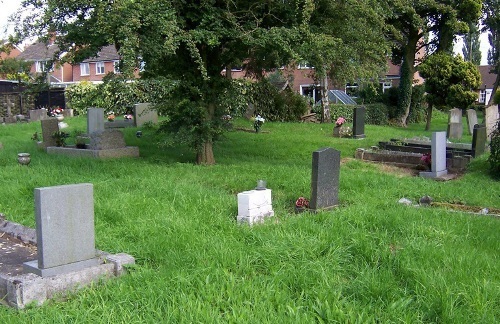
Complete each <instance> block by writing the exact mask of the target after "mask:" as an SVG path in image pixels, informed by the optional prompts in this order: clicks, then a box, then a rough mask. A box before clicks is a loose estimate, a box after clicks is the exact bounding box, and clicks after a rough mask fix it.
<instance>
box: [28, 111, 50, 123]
mask: <svg viewBox="0 0 500 324" xmlns="http://www.w3.org/2000/svg"><path fill="white" fill-rule="evenodd" d="M47 118H48V116H47V109H45V108H42V109H32V110H30V120H31V121H39V120H43V119H47Z"/></svg>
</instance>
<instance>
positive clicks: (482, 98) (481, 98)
mask: <svg viewBox="0 0 500 324" xmlns="http://www.w3.org/2000/svg"><path fill="white" fill-rule="evenodd" d="M485 102H486V90H480V91H479V103H485Z"/></svg>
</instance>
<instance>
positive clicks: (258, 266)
mask: <svg viewBox="0 0 500 324" xmlns="http://www.w3.org/2000/svg"><path fill="white" fill-rule="evenodd" d="M65 121H66V122H67V123H68V124H69V125H70V127H69V129H67V130H68V131H69V132H71V131H72V130H74V129H85V122H86V121H85V119H84V118H79V117H75V118H67V119H66V120H65ZM446 122H447V116H445V115H441V114H439V113H437V114H436V116H434V117H433V125H432V129H431V131H442V130H446ZM236 127H246V128H251V124H250V122H248V121H245V120H236V121H235V128H236ZM464 127H465V126H464ZM332 129H333V124H302V123H268V122H266V123H265V124H264V125H263V126H262V130H265V131H266V133H258V134H255V133H249V132H242V131H232V132H229V133H227V134H226V136H225V138H224V139H223V140H222V141H221V142H220V143H218V144H216V145H215V148H214V150H215V157H216V160H217V164H216V165H215V166H210V167H206V166H196V165H194V164H192V163H191V161H194V157H195V156H194V154H193V153H192V152H190V151H189V150H188V149H187V148H185V147H183V146H174V147H167V148H162V149H159V148H158V146H157V144H156V142H157V139H159V138H157V137H155V136H154V132H153V130H150V129H147V128H143V129H142V131H143V136H142V137H141V138H137V137H136V136H135V132H136V130H137V129H135V128H126V129H123V132H124V134H125V139H126V142H127V145H133V146H138V147H139V148H140V155H141V157H140V158H123V159H114V160H111V159H110V160H99V159H90V158H75V157H66V156H58V155H48V154H46V153H45V152H43V151H40V150H39V149H38V148H37V147H36V145H35V143H34V142H33V141H31V140H30V137H31V136H32V135H33V133H34V132H35V131H38V132H40V124H39V123H29V124H27V123H18V124H14V125H6V126H0V142H2V143H3V149H0V177H1V179H2V186H1V187H0V197H1V198H0V213H3V214H4V215H5V216H6V217H7V219H8V220H10V221H13V222H17V223H21V224H23V225H25V226H29V227H34V226H35V217H34V212H33V208H34V206H33V189H34V188H39V187H48V186H56V185H62V184H73V183H92V184H93V185H94V200H95V201H94V204H95V236H96V248H97V249H99V250H104V251H108V252H110V253H114V252H125V253H128V254H130V255H132V256H134V257H135V258H136V264H135V265H134V266H132V267H129V268H128V274H126V275H125V276H122V277H120V278H116V279H113V280H109V281H103V282H100V283H98V284H95V285H92V286H91V287H88V288H84V289H83V290H80V291H78V292H76V293H74V294H70V295H69V296H66V297H64V298H62V297H61V298H58V299H55V300H52V301H48V302H46V303H45V304H44V305H43V306H42V307H28V308H27V309H24V310H21V311H17V310H14V309H10V308H8V307H0V322H1V323H90V322H95V323H159V322H164V323H168V322H209V323H212V322H233V323H235V322H237V323H310V322H314V321H317V322H340V323H346V322H349V323H372V322H380V323H387V322H404V323H419V322H442V323H452V322H453V323H495V322H498V321H499V319H500V260H499V257H500V253H499V252H500V234H499V233H500V219H499V218H498V217H494V216H480V215H475V214H469V213H464V212H460V211H451V210H448V209H446V208H434V207H418V208H417V207H412V206H405V205H403V204H399V203H398V200H399V199H400V198H402V197H406V198H408V199H410V200H412V201H415V202H417V201H418V199H419V198H420V197H422V196H424V195H429V196H431V197H432V198H433V199H434V201H437V202H446V203H453V204H457V203H460V204H465V205H471V206H481V207H489V208H497V209H498V208H500V183H499V182H498V181H494V180H492V179H491V178H490V177H489V175H488V173H487V169H488V163H487V154H486V155H483V156H481V157H479V158H476V159H473V160H472V162H471V164H470V165H469V168H468V170H467V172H465V173H464V174H462V175H461V176H460V177H458V178H457V179H455V180H452V181H435V180H431V179H425V178H421V177H416V176H413V175H412V173H411V172H405V171H400V170H399V169H397V168H392V167H386V166H382V165H379V164H374V163H368V162H364V161H359V160H354V159H353V156H354V152H355V150H356V148H359V147H364V148H369V147H370V146H372V145H377V144H378V142H379V141H385V140H388V139H390V138H410V137H414V136H427V137H430V136H431V132H424V131H423V129H424V125H423V124H420V125H411V126H410V127H409V128H407V129H402V128H397V127H391V126H371V125H367V126H366V129H365V134H366V138H364V139H361V140H357V139H347V138H334V137H332ZM464 129H465V128H464ZM464 134H467V132H464ZM454 141H456V140H454ZM470 141H471V137H470V136H469V135H464V137H463V138H462V140H460V142H467V143H470ZM322 147H333V148H335V149H337V150H339V151H341V157H342V163H341V169H340V190H339V202H340V205H339V206H338V207H336V208H334V209H332V210H329V211H323V212H319V213H316V214H310V213H302V214H294V202H295V200H296V199H297V198H298V197H300V196H305V197H309V196H310V190H311V188H310V186H311V155H312V152H313V151H315V150H317V149H318V148H322ZM20 152H28V153H30V154H31V164H30V165H29V166H28V167H26V166H20V165H18V163H17V161H16V157H17V153H20ZM258 179H264V180H266V181H267V186H268V188H270V189H272V195H273V201H272V203H273V209H274V211H275V214H276V215H275V216H274V217H272V218H270V219H268V220H267V221H266V222H265V223H264V224H259V225H254V226H247V225H238V224H237V223H236V215H237V212H238V208H237V200H236V195H237V194H238V193H239V192H242V191H245V190H249V189H253V188H254V187H255V185H256V181H257V180H258ZM61 199H65V198H64V197H61Z"/></svg>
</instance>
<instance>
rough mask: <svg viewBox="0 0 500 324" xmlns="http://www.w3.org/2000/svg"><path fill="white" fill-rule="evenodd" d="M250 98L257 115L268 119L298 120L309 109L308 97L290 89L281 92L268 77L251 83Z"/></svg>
mask: <svg viewBox="0 0 500 324" xmlns="http://www.w3.org/2000/svg"><path fill="white" fill-rule="evenodd" d="M249 100H250V102H251V103H252V104H253V105H254V107H255V115H261V116H262V117H264V118H265V119H266V120H268V121H297V120H299V119H300V117H301V116H302V115H304V114H305V113H306V112H307V109H308V102H307V98H305V97H303V96H301V95H299V94H297V93H294V92H293V91H291V90H289V89H285V90H283V91H281V92H280V91H279V90H278V88H276V87H275V86H274V85H273V84H271V83H270V82H269V81H268V80H267V79H263V80H262V81H259V82H257V83H254V84H252V85H251V87H250V98H249Z"/></svg>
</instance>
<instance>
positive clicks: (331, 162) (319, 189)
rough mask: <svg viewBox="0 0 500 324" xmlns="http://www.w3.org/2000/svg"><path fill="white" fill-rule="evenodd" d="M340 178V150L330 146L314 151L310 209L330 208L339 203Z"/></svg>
mask: <svg viewBox="0 0 500 324" xmlns="http://www.w3.org/2000/svg"><path fill="white" fill-rule="evenodd" d="M339 178H340V151H337V150H334V149H332V148H330V147H327V148H322V149H319V150H317V151H314V152H313V155H312V177H311V201H310V203H309V208H310V209H312V210H318V209H328V208H331V207H334V206H336V205H338V201H339V199H338V197H339Z"/></svg>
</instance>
